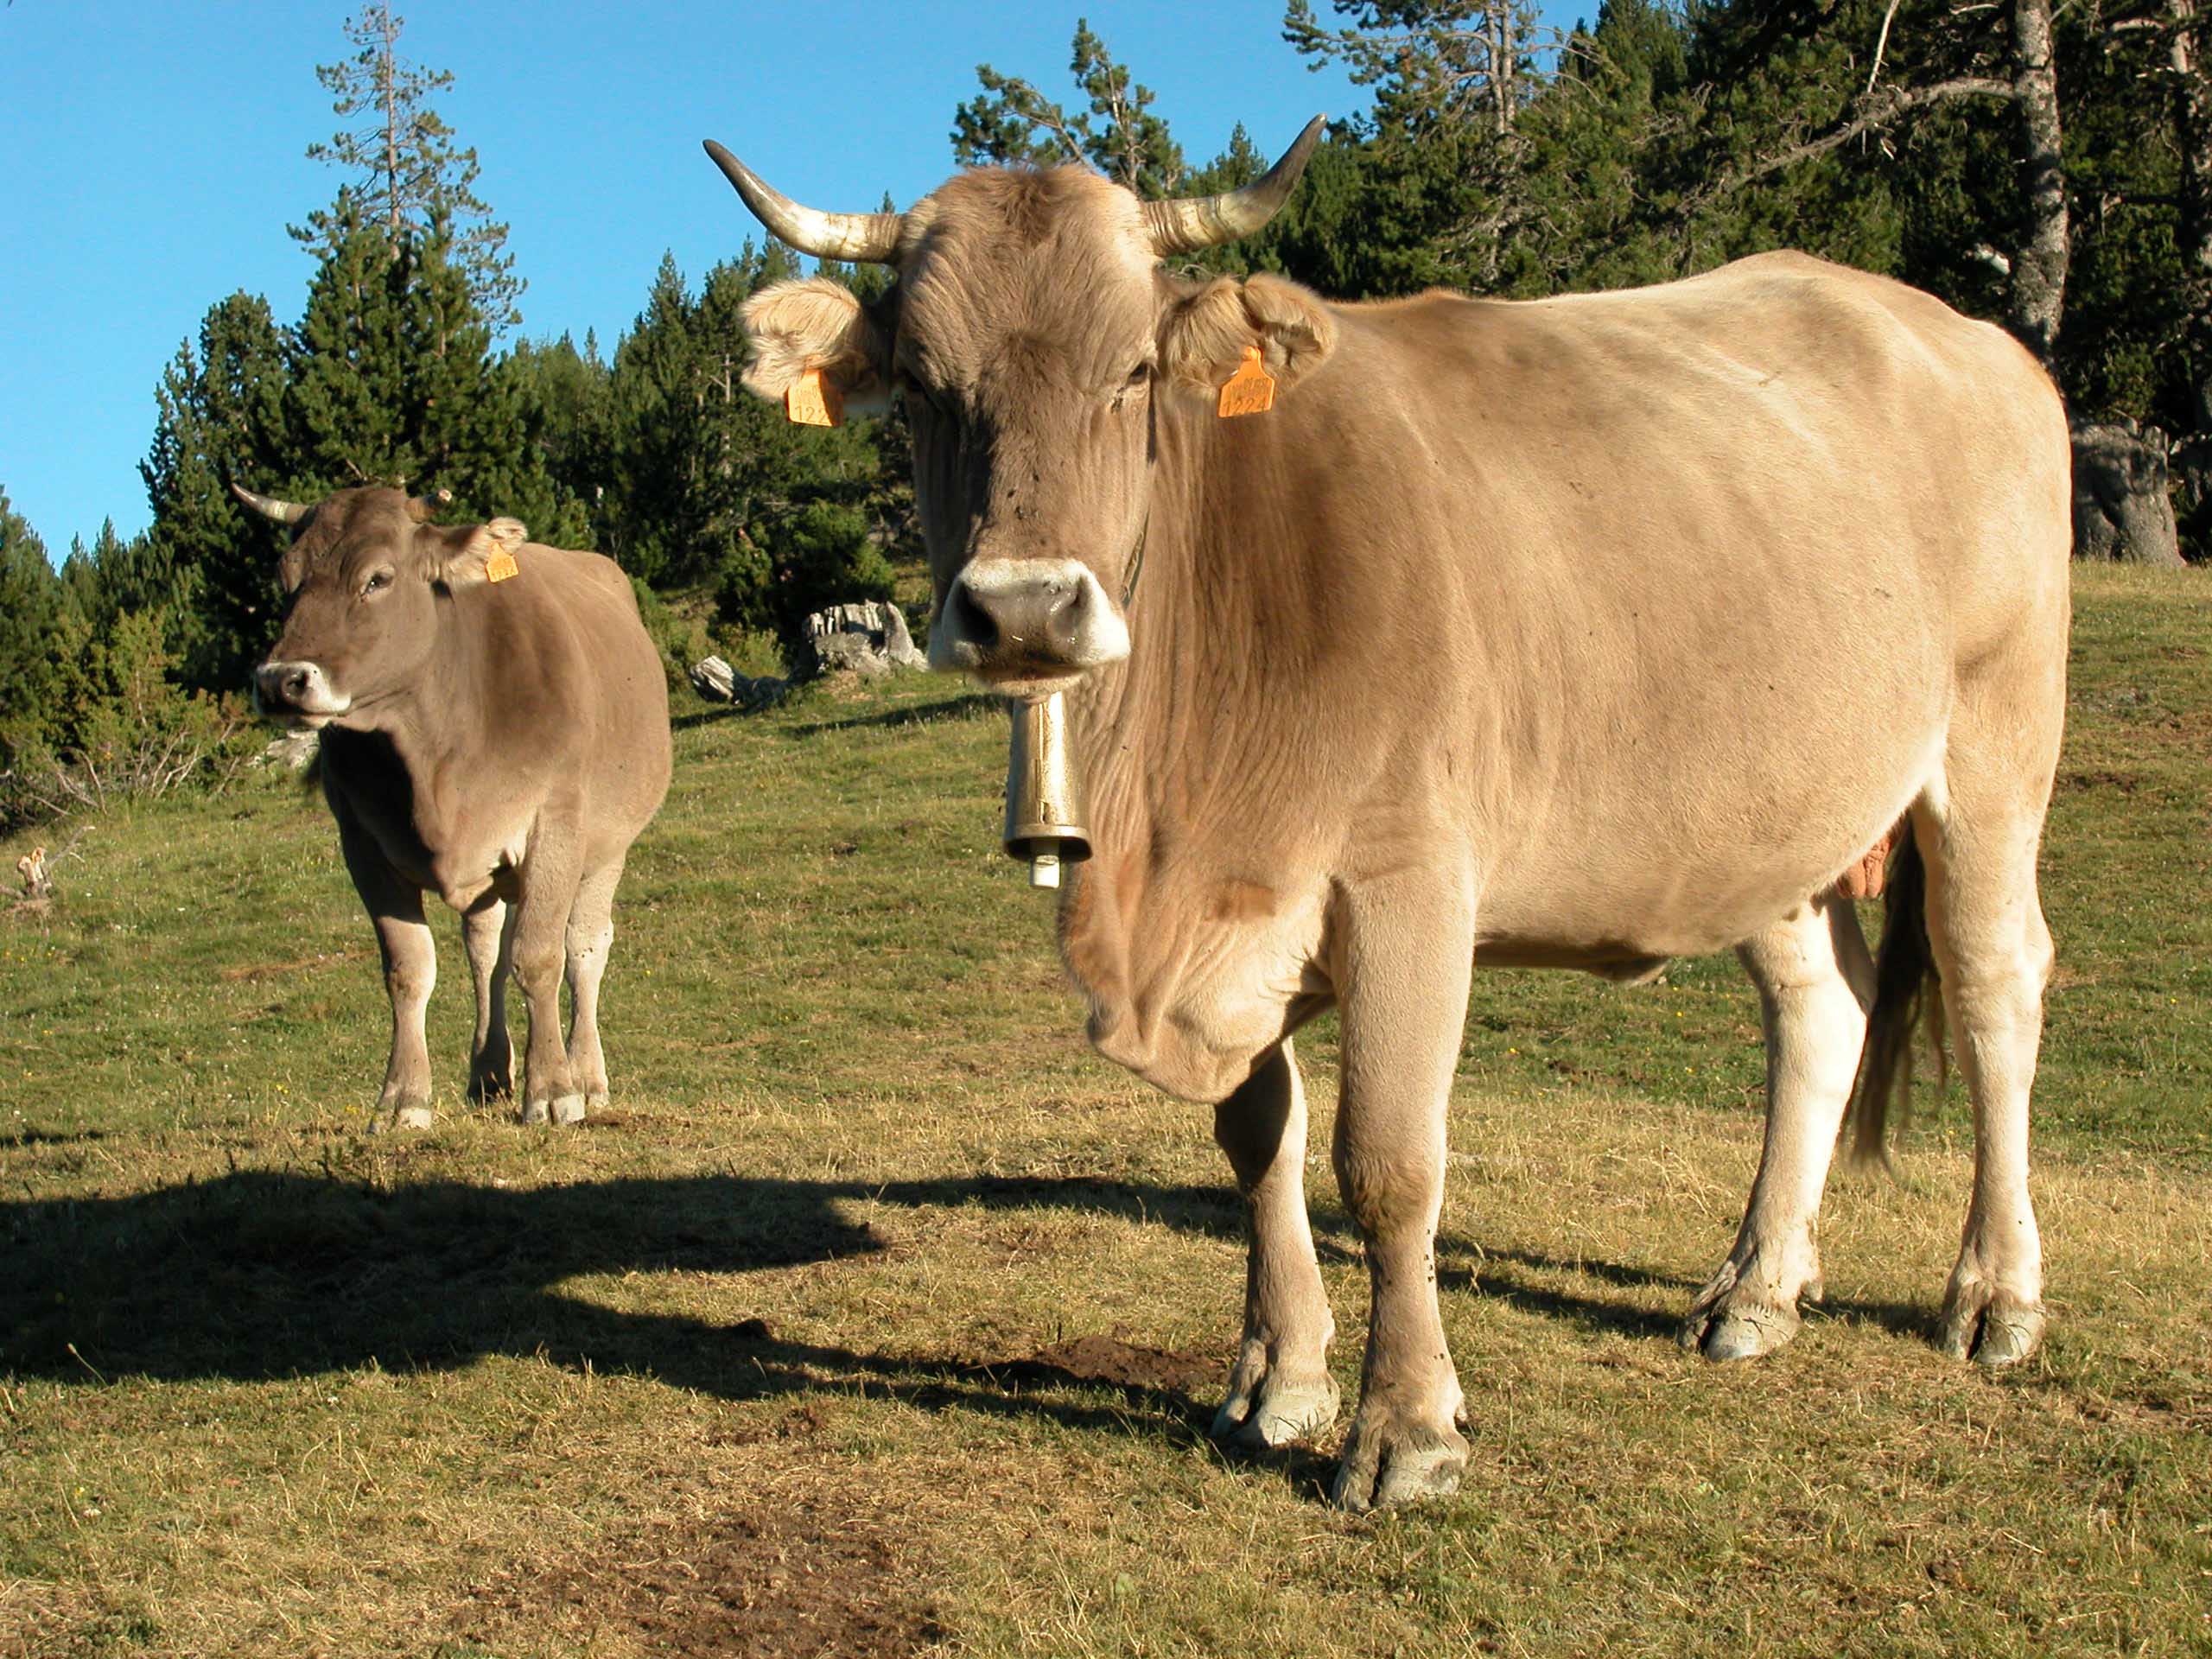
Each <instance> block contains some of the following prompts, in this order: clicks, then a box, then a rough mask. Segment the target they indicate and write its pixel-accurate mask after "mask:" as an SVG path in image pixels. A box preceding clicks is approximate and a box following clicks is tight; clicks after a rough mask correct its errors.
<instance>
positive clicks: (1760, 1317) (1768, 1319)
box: [1679, 1300, 1797, 1360]
mask: <svg viewBox="0 0 2212 1659" xmlns="http://www.w3.org/2000/svg"><path fill="white" fill-rule="evenodd" d="M1796 1334H1797V1310H1796V1308H1794V1307H1775V1306H1759V1305H1758V1304H1757V1303H1753V1302H1751V1301H1749V1300H1745V1301H1743V1302H1741V1303H1738V1304H1737V1305H1734V1306H1727V1307H1716V1308H1710V1309H1707V1311H1706V1312H1704V1313H1692V1314H1691V1315H1690V1317H1689V1318H1688V1319H1685V1320H1684V1321H1683V1322H1682V1330H1681V1338H1679V1339H1680V1341H1681V1344H1682V1346H1683V1347H1685V1348H1688V1349H1691V1350H1693V1351H1695V1352H1697V1353H1700V1354H1703V1355H1704V1356H1705V1357H1707V1359H1711V1360H1730V1359H1757V1358H1758V1357H1760V1356H1761V1355H1763V1354H1770V1353H1772V1352H1773V1351H1775V1350H1776V1349H1777V1348H1779V1347H1781V1346H1783V1344H1785V1343H1787V1342H1788V1341H1789V1339H1790V1338H1792V1337H1794V1336H1796Z"/></svg>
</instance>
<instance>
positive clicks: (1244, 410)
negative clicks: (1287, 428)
mask: <svg viewBox="0 0 2212 1659" xmlns="http://www.w3.org/2000/svg"><path fill="white" fill-rule="evenodd" d="M1274 406H1275V378H1274V376H1273V375H1272V374H1269V373H1268V372H1267V371H1266V370H1265V369H1263V368H1262V367H1261V366H1260V348H1259V347H1258V346H1246V347H1245V348H1244V360H1243V363H1241V364H1239V365H1237V369H1236V373H1234V374H1232V375H1230V377H1229V378H1228V379H1227V380H1226V381H1224V383H1223V385H1222V388H1221V401H1220V402H1219V403H1218V404H1216V405H1215V407H1214V413H1215V415H1216V416H1217V417H1218V418H1220V419H1222V420H1224V421H1225V420H1227V419H1229V418H1230V416H1232V415H1264V414H1266V413H1267V412H1268V410H1271V409H1273V408H1274Z"/></svg>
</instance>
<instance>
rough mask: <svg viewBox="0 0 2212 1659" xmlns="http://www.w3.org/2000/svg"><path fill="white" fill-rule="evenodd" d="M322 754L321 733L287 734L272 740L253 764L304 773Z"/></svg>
mask: <svg viewBox="0 0 2212 1659" xmlns="http://www.w3.org/2000/svg"><path fill="white" fill-rule="evenodd" d="M321 752H322V734H321V732H287V733H285V734H283V736H282V737H278V738H272V739H270V741H269V744H268V745H267V747H264V749H263V750H262V751H261V753H260V754H259V755H258V756H257V758H256V760H255V762H254V764H255V765H256V766H283V768H284V769H285V770H286V771H288V772H305V771H306V770H307V769H308V766H312V765H313V764H314V763H315V756H316V755H318V754H320V753H321Z"/></svg>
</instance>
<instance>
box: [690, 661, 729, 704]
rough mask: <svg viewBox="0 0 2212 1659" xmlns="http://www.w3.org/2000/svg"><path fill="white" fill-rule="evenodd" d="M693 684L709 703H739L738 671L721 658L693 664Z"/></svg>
mask: <svg viewBox="0 0 2212 1659" xmlns="http://www.w3.org/2000/svg"><path fill="white" fill-rule="evenodd" d="M691 683H692V685H693V687H694V688H695V689H696V690H697V691H698V693H699V695H700V696H702V697H704V698H706V699H707V701H708V702H736V701H737V671H736V670H735V669H734V668H732V667H731V666H730V665H729V664H728V663H726V662H724V661H723V660H722V659H721V658H719V657H709V658H707V659H706V660H705V661H704V662H699V663H694V664H691Z"/></svg>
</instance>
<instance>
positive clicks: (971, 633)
mask: <svg viewBox="0 0 2212 1659" xmlns="http://www.w3.org/2000/svg"><path fill="white" fill-rule="evenodd" d="M945 620H946V621H948V622H949V623H950V625H951V628H952V637H953V638H954V639H957V640H960V641H962V642H963V643H964V644H967V645H975V646H976V647H977V648H979V649H981V650H983V651H988V650H989V649H990V648H991V647H992V646H993V645H996V644H998V642H999V625H998V622H997V620H995V618H994V617H993V616H992V615H991V613H989V612H988V611H987V610H985V609H984V608H983V607H982V606H981V605H978V604H977V603H976V598H975V595H974V594H970V593H969V591H968V586H967V584H966V583H965V582H963V583H962V584H961V585H960V586H958V587H957V588H954V589H953V590H952V613H951V615H950V616H949V617H947V618H946V619H945Z"/></svg>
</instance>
